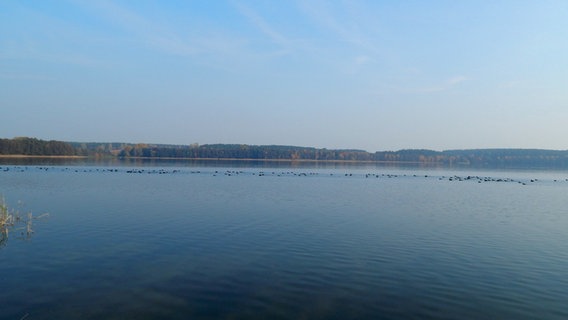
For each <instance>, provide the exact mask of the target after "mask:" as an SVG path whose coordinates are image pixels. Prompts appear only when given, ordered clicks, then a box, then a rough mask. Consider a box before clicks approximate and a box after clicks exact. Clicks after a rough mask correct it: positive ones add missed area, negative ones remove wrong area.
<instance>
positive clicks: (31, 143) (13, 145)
mask: <svg viewBox="0 0 568 320" xmlns="http://www.w3.org/2000/svg"><path fill="white" fill-rule="evenodd" d="M0 155H26V156H74V155H76V150H75V148H73V146H71V144H69V143H67V142H62V141H55V140H50V141H45V140H39V139H35V138H27V137H19V138H14V139H0Z"/></svg>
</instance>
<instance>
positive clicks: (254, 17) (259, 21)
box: [232, 2, 292, 52]
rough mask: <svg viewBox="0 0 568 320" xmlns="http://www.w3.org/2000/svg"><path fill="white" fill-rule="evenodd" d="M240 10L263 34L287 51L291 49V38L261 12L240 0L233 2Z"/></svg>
mask: <svg viewBox="0 0 568 320" xmlns="http://www.w3.org/2000/svg"><path fill="white" fill-rule="evenodd" d="M232 3H233V5H234V6H235V8H236V9H237V10H238V12H239V13H240V14H241V15H243V16H244V17H245V18H246V19H247V20H248V21H249V22H250V23H251V24H252V25H253V26H255V27H256V28H257V30H259V31H260V32H261V33H262V34H264V35H265V36H267V37H268V38H269V39H270V41H272V42H273V43H275V44H277V45H278V46H280V47H281V48H282V49H283V50H285V51H286V52H289V51H291V49H292V47H291V43H290V40H289V39H288V38H287V37H285V36H284V35H282V34H281V33H280V32H278V31H276V30H275V29H274V28H273V27H272V26H271V25H270V24H269V23H268V22H267V21H266V19H264V18H263V17H262V16H261V15H260V14H258V13H257V12H256V11H254V10H253V9H252V8H250V7H249V6H246V5H244V4H242V3H240V2H232Z"/></svg>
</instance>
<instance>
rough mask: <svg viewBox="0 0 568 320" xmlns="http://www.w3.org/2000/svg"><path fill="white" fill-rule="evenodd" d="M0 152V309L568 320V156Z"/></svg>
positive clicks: (115, 314) (95, 314)
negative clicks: (168, 157)
mask: <svg viewBox="0 0 568 320" xmlns="http://www.w3.org/2000/svg"><path fill="white" fill-rule="evenodd" d="M0 167H1V169H0V193H1V194H3V196H4V197H5V199H6V202H7V203H8V205H10V206H11V207H16V208H18V207H19V210H20V211H22V212H27V211H32V212H33V213H34V215H36V216H37V215H39V214H41V213H43V212H49V213H50V216H49V217H47V218H43V219H39V220H36V221H34V225H33V228H34V230H35V233H34V234H33V235H32V236H31V238H30V239H25V238H26V237H25V234H24V235H23V236H22V235H21V234H20V233H21V231H14V232H12V233H10V234H9V238H8V241H7V242H6V243H5V245H4V246H3V247H0V259H1V260H0V261H1V263H0V288H1V290H0V319H21V318H23V317H25V318H26V319H125V318H130V319H191V318H197V319H199V318H211V319H251V318H258V319H567V318H568V276H567V270H568V232H566V230H567V227H568V209H567V208H568V197H567V196H568V181H566V179H567V178H568V172H564V171H554V172H546V171H539V172H531V171H498V170H494V171H483V172H481V171H465V170H458V171H452V170H443V169H440V168H430V169H425V168H408V167H407V168H392V167H391V168H387V167H376V166H367V167H358V166H354V165H327V166H322V165H314V164H311V165H308V166H307V167H302V166H290V165H285V164H268V165H267V164H262V165H259V164H254V163H248V164H242V163H241V164H239V165H235V164H232V163H217V164H213V165H207V164H204V163H197V164H196V163H193V164H191V165H189V166H188V165H181V166H180V165H179V163H162V164H160V163H149V164H148V163H142V164H140V163H139V164H135V165H133V164H127V165H126V166H124V165H123V164H117V163H112V164H104V165H100V164H97V165H79V166H77V165H73V166H68V165H65V164H60V165H57V166H54V165H52V164H51V165H49V166H36V165H25V166H24V165H18V166H14V165H5V164H2V165H0ZM468 176H469V178H468ZM531 180H532V182H531ZM555 180H556V181H555ZM19 200H22V201H23V204H22V205H18V201H19Z"/></svg>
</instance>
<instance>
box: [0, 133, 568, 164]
mask: <svg viewBox="0 0 568 320" xmlns="http://www.w3.org/2000/svg"><path fill="white" fill-rule="evenodd" d="M10 154H19V155H36V156H42V155H43V156H54V155H59V156H72V155H82V156H89V157H119V158H135V157H136V158H178V159H182V158H183V159H253V160H288V161H299V160H313V161H370V162H393V163H394V162H404V163H419V164H432V165H446V166H455V165H461V166H477V167H483V166H492V167H495V166H508V167H511V166H516V167H568V151H567V150H563V151H561V150H540V149H470V150H446V151H434V150H427V149H405V150H398V151H377V152H374V153H371V152H367V151H364V150H356V149H325V148H313V147H297V146H278V145H264V146H258V145H246V144H205V145H198V144H192V145H166V144H131V143H97V142H93V143H80V142H62V141H53V140H52V141H44V140H39V139H35V138H14V139H0V155H10Z"/></svg>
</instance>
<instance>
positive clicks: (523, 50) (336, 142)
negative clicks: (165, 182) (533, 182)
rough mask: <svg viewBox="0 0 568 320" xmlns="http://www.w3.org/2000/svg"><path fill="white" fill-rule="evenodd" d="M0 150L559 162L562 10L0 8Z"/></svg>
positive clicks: (22, 3) (371, 5)
mask: <svg viewBox="0 0 568 320" xmlns="http://www.w3.org/2000/svg"><path fill="white" fill-rule="evenodd" d="M0 119H1V125H0V137H1V138H12V137H15V136H30V137H37V138H40V139H56V140H66V141H85V142H86V141H107V142H108V141H117V142H149V143H172V144H190V143H194V142H197V143H200V144H205V143H244V144H280V145H299V146H315V147H322V148H359V149H364V150H367V151H371V152H372V151H378V150H398V149H403V148H428V149H435V150H445V149H456V148H493V147H515V148H517V147H520V148H549V149H568V1H565V0H559V1H541V0H539V1H532V0H531V1H522V0H511V1H499V0H496V1H467V0H464V1H455V0H451V1H398V0H392V1H379V0H369V1H351V0H349V1H347V0H346V1H317V0H309V1H308V0H306V1H294V0H289V1H279V0H274V1H244V0H242V1H239V0H234V1H224V0H215V1H202V0H199V1H197V0H196V1H139V0H137V1H134V0H131V1H104V0H101V1H98V0H88V1H79V0H77V1H75V0H69V1H63V0H62V1H43V0H42V1H40V0H37V1H26V0H18V1H16V0H3V1H1V2H0Z"/></svg>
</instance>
